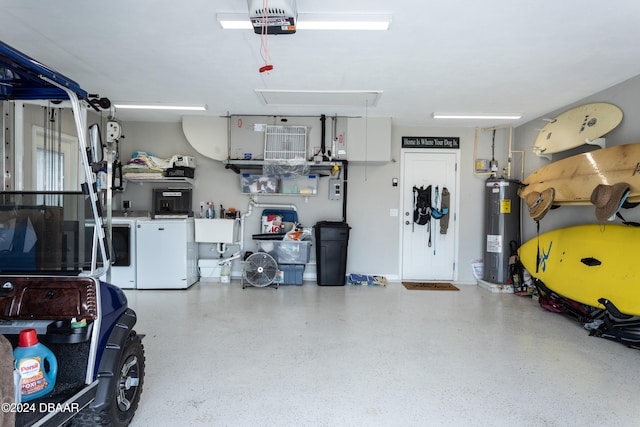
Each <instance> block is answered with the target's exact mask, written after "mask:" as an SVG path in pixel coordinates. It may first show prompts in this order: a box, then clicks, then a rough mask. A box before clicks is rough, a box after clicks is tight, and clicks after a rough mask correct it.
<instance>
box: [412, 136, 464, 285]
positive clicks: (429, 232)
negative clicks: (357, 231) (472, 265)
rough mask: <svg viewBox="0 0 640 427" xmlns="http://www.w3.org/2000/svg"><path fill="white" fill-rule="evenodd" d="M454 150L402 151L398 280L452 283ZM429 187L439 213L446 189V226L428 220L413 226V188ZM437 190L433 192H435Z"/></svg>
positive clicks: (456, 174)
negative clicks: (426, 222)
mask: <svg viewBox="0 0 640 427" xmlns="http://www.w3.org/2000/svg"><path fill="white" fill-rule="evenodd" d="M458 156H459V153H458V151H457V150H437V149H436V150H427V149H417V150H403V153H402V160H403V171H404V173H403V180H402V183H403V187H404V188H403V221H402V279H403V280H409V281H411V280H414V281H416V280H421V281H428V280H446V281H451V280H456V278H457V275H456V270H455V264H456V251H457V235H456V234H457V226H456V225H457V224H456V223H455V218H456V211H457V206H456V201H457V194H458V179H457V176H458V173H457V163H458ZM429 185H430V186H431V195H432V197H431V198H432V200H431V205H432V206H434V207H437V208H440V210H442V209H441V208H442V206H441V200H442V193H443V190H444V189H445V188H446V189H448V190H449V194H450V197H449V213H448V217H449V223H448V227H447V229H446V230H441V225H442V224H443V223H442V221H443V219H435V218H433V217H432V218H431V220H430V221H429V223H428V224H426V225H419V224H416V223H414V209H415V198H414V191H413V187H414V186H415V187H418V188H420V187H423V188H427V187H428V186H429ZM436 188H437V191H436Z"/></svg>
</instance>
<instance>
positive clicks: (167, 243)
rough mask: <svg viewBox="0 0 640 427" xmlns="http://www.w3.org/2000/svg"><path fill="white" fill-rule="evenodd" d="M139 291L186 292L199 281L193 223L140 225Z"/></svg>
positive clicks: (150, 222) (153, 221)
mask: <svg viewBox="0 0 640 427" xmlns="http://www.w3.org/2000/svg"><path fill="white" fill-rule="evenodd" d="M136 254H137V263H138V265H137V272H136V279H137V282H138V289H186V288H188V287H189V286H191V285H193V284H194V283H195V282H196V281H197V280H198V260H197V246H196V242H195V225H194V221H193V218H190V219H164V220H158V219H151V220H146V221H138V224H137V236H136Z"/></svg>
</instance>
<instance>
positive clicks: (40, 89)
mask: <svg viewBox="0 0 640 427" xmlns="http://www.w3.org/2000/svg"><path fill="white" fill-rule="evenodd" d="M46 79H49V80H51V81H54V82H56V83H58V84H60V85H62V86H64V87H66V88H68V89H70V90H71V91H73V92H75V93H76V95H77V96H78V99H86V98H87V92H86V91H84V90H83V89H82V88H80V86H79V85H78V83H76V82H75V81H73V80H71V79H70V78H68V77H65V76H63V75H62V74H60V73H57V72H55V71H54V70H52V69H51V68H49V67H47V66H46V65H44V64H41V63H40V62H38V61H36V60H35V59H33V58H31V57H29V56H27V55H25V54H24V53H22V52H20V51H18V50H16V49H14V48H12V47H11V46H8V45H7V44H5V43H3V42H2V41H0V100H28V99H50V100H66V99H69V96H68V95H67V93H66V92H65V91H64V90H63V89H61V88H59V87H57V86H55V85H53V84H51V83H50V82H48V81H47V80H46Z"/></svg>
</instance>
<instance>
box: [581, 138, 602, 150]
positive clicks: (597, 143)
mask: <svg viewBox="0 0 640 427" xmlns="http://www.w3.org/2000/svg"><path fill="white" fill-rule="evenodd" d="M584 143H585V144H588V145H597V146H598V147H600V148H606V146H607V138H596V139H594V140H593V141H591V140H589V138H585V140H584Z"/></svg>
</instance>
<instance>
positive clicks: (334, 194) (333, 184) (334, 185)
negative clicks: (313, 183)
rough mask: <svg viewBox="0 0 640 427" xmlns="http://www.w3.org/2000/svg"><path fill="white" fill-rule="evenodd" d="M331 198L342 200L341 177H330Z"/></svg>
mask: <svg viewBox="0 0 640 427" xmlns="http://www.w3.org/2000/svg"><path fill="white" fill-rule="evenodd" d="M329 200H342V181H341V180H340V179H339V178H330V179H329Z"/></svg>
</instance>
